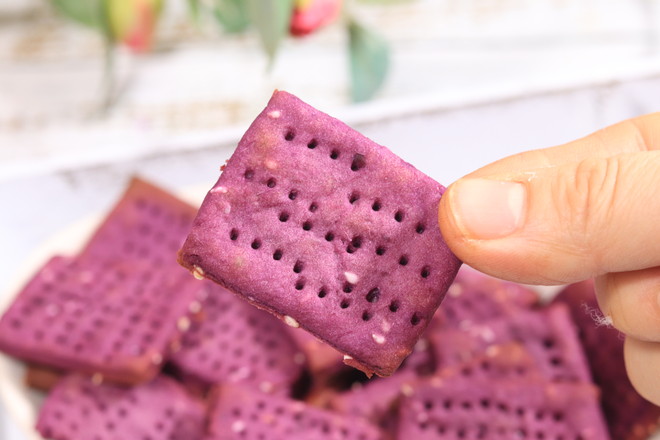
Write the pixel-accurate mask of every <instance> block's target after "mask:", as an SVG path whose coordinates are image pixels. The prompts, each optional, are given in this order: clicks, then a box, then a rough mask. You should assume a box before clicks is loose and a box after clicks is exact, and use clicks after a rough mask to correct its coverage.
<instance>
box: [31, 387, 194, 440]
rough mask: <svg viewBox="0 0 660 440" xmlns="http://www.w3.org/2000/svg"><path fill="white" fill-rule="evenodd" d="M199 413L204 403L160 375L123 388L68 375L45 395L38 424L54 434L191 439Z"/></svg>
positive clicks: (57, 438)
mask: <svg viewBox="0 0 660 440" xmlns="http://www.w3.org/2000/svg"><path fill="white" fill-rule="evenodd" d="M204 417H205V407H204V405H203V404H202V403H201V402H200V401H198V400H196V399H193V398H192V397H190V396H189V395H187V394H186V392H185V391H184V390H183V389H182V388H181V386H180V385H179V384H177V383H176V382H175V381H174V380H172V379H168V378H166V377H164V376H158V377H156V378H155V379H154V380H153V381H151V382H148V383H146V384H142V385H139V386H137V387H133V388H124V387H120V386H117V385H109V384H103V385H95V384H93V383H92V382H91V381H90V380H89V379H87V378H84V377H81V376H76V375H69V376H66V377H65V378H64V379H62V381H60V382H59V383H58V385H57V386H56V387H55V389H54V390H53V392H52V393H51V394H50V395H49V396H48V397H47V398H46V400H45V402H44V404H43V406H42V408H41V412H40V413H39V419H38V421H37V430H38V431H39V432H40V433H41V434H42V435H43V436H44V438H48V439H53V440H79V439H90V440H91V439H103V440H128V439H132V440H146V439H153V440H156V439H168V440H194V439H200V438H202V436H203V433H204Z"/></svg>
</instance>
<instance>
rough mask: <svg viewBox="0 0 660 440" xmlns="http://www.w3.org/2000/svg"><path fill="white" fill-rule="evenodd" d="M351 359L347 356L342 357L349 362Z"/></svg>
mask: <svg viewBox="0 0 660 440" xmlns="http://www.w3.org/2000/svg"><path fill="white" fill-rule="evenodd" d="M351 359H353V356H349V355H347V354H345V355H344V360H345V361H350V360H351Z"/></svg>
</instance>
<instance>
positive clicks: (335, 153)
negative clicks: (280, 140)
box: [284, 129, 367, 171]
mask: <svg viewBox="0 0 660 440" xmlns="http://www.w3.org/2000/svg"><path fill="white" fill-rule="evenodd" d="M295 138H296V133H295V132H294V131H293V129H288V130H287V131H286V132H285V134H284V140H285V141H287V142H291V141H293V140H294V139H295ZM318 146H319V143H318V142H317V140H316V139H313V138H312V139H311V140H310V141H309V142H307V148H309V149H310V150H314V149H316V147H318ZM328 156H329V157H330V159H332V160H337V159H339V157H340V156H341V152H340V151H339V150H338V149H336V148H333V149H332V150H330V153H329V155H328ZM366 165H367V161H366V160H365V157H364V155H362V154H360V153H355V154H353V159H352V160H351V171H359V170H361V169H362V168H364V167H365V166H366Z"/></svg>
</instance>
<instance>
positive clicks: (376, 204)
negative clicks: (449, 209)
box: [243, 169, 426, 234]
mask: <svg viewBox="0 0 660 440" xmlns="http://www.w3.org/2000/svg"><path fill="white" fill-rule="evenodd" d="M243 176H244V177H245V179H247V180H252V179H254V170H252V169H247V170H245V172H244V173H243ZM265 185H266V186H267V187H268V188H275V187H276V186H277V180H276V179H275V178H274V177H270V178H268V179H267V180H266V182H265ZM288 197H289V200H292V201H293V200H296V198H297V197H298V190H296V189H291V190H290V191H289V194H288ZM360 198H361V195H360V193H359V192H358V191H353V192H351V193H350V194H349V195H348V202H349V203H350V204H351V205H355V204H356V203H357V202H358V201H359V200H360ZM318 207H319V206H318V204H317V203H316V202H312V203H311V204H310V205H309V208H308V209H309V211H310V212H312V213H313V212H316V211H317V209H318ZM371 209H372V210H373V211H374V212H379V211H381V210H382V209H383V203H382V201H381V200H380V199H378V198H376V199H374V200H373V202H372V203H371ZM289 216H290V214H289V213H288V212H286V211H282V212H281V213H280V221H282V222H286V221H287V220H288V218H289ZM393 218H394V220H395V221H396V222H397V223H403V220H404V218H405V212H404V211H403V210H401V209H397V210H396V211H395V212H394V215H393ZM310 229H311V228H310ZM307 230H309V229H307ZM425 230H426V226H424V224H423V223H421V222H419V223H417V224H416V225H415V232H416V233H418V234H423V233H424V231H425Z"/></svg>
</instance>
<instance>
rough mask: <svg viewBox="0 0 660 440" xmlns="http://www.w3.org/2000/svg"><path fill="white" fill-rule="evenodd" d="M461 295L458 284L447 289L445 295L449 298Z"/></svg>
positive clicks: (461, 289) (460, 287) (461, 291)
mask: <svg viewBox="0 0 660 440" xmlns="http://www.w3.org/2000/svg"><path fill="white" fill-rule="evenodd" d="M462 293H463V287H462V286H461V285H460V284H452V285H451V286H449V289H447V294H448V295H449V296H453V297H454V298H455V297H457V296H461V294H462Z"/></svg>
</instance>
